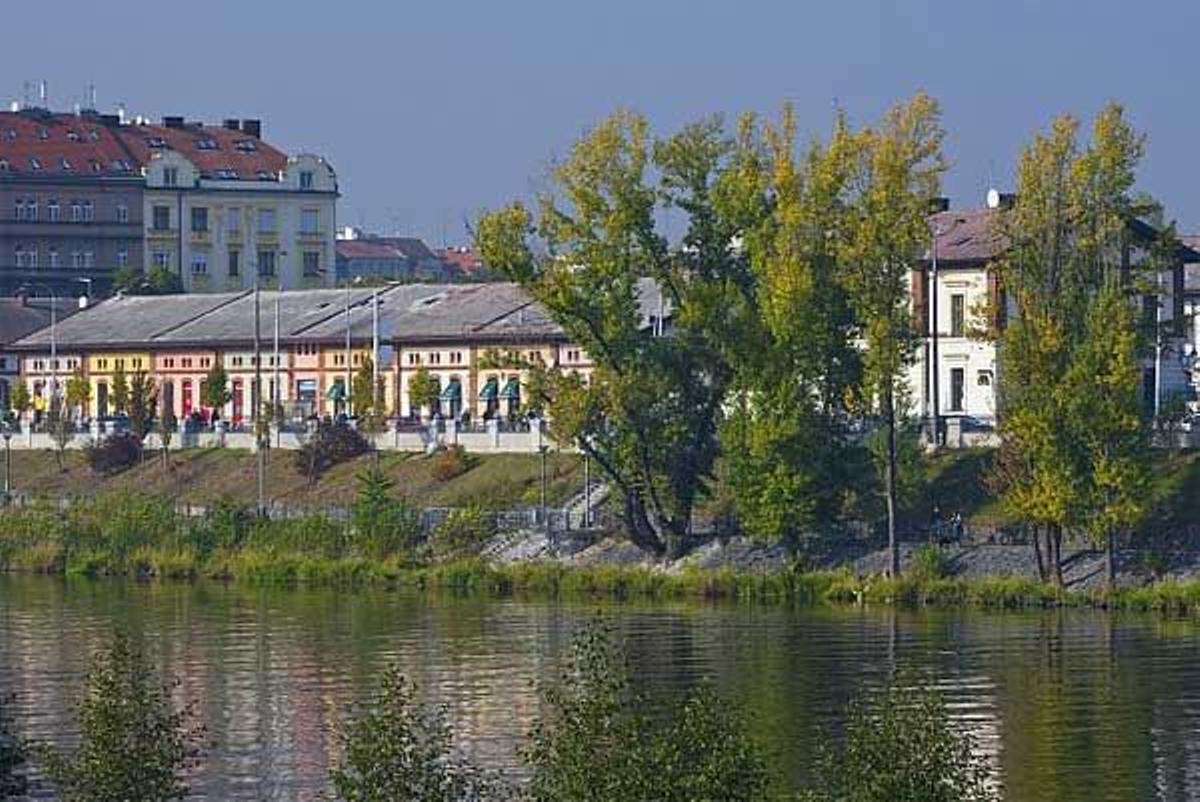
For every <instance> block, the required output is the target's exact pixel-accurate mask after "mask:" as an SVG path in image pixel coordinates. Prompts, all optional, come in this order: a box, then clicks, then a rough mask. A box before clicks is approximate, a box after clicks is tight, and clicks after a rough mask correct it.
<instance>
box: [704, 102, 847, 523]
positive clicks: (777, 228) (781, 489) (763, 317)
mask: <svg viewBox="0 0 1200 802" xmlns="http://www.w3.org/2000/svg"><path fill="white" fill-rule="evenodd" d="M859 139H860V138H859V137H857V136H856V135H854V134H852V133H851V132H850V131H849V129H848V128H847V126H846V124H845V121H844V120H843V119H841V118H839V119H838V121H837V125H836V126H835V128H834V131H833V134H832V136H831V138H830V141H829V143H828V144H827V145H821V144H813V145H812V146H810V147H809V149H808V151H807V153H806V154H805V157H804V158H803V160H801V161H799V162H797V160H796V158H795V155H794V150H795V122H794V119H793V116H792V112H791V109H790V108H786V109H785V112H784V117H783V121H782V124H781V125H780V126H779V127H778V128H773V127H770V126H767V127H765V128H764V130H763V133H762V134H761V136H760V135H759V134H758V133H757V130H756V127H755V126H754V124H753V122H752V121H750V120H747V121H745V122H743V124H742V130H741V133H740V135H739V138H738V154H737V156H735V160H734V161H735V164H736V165H737V167H736V169H731V170H728V171H727V172H726V173H725V175H724V176H723V177H722V181H721V183H720V187H721V190H722V191H721V197H722V198H723V202H724V203H725V204H726V205H728V206H730V207H733V208H742V209H752V210H754V211H753V213H751V214H745V213H743V215H742V219H743V220H744V221H745V223H744V229H743V232H744V233H743V235H742V240H743V243H744V248H745V250H746V253H747V256H748V258H749V263H750V266H751V275H750V278H751V281H750V282H749V283H748V284H747V287H748V297H747V309H748V311H749V313H748V314H742V315H741V316H740V317H739V318H737V319H738V320H739V325H738V327H737V328H738V330H737V331H734V332H732V336H728V335H727V336H725V337H724V339H725V341H726V342H728V343H730V344H731V346H732V349H733V351H734V355H733V357H732V358H731V361H732V362H733V364H734V366H735V370H736V374H735V379H734V382H733V392H732V394H731V402H730V403H729V404H727V409H728V410H729V411H730V414H728V415H726V416H725V418H724V420H723V423H722V427H721V442H722V448H723V454H724V458H725V462H726V466H727V472H726V476H727V481H728V483H729V485H730V488H731V490H732V492H733V496H734V500H735V506H736V509H737V513H738V516H739V518H740V519H741V522H742V524H743V526H744V527H745V529H746V530H747V531H748V532H749V533H750V534H752V535H754V536H757V537H761V538H765V539H768V540H772V541H774V540H778V539H780V538H787V539H789V540H791V541H792V542H793V543H794V538H795V536H796V535H797V534H799V533H800V532H801V531H803V530H806V529H812V528H813V527H815V526H818V525H828V524H829V522H831V521H833V520H836V518H837V516H838V514H839V512H840V508H841V506H842V503H843V496H844V495H845V492H844V490H845V487H846V484H847V479H848V477H847V475H846V472H845V470H844V467H845V465H846V464H847V460H846V450H847V447H848V443H847V432H846V425H845V424H846V421H847V420H848V415H849V412H850V411H851V410H850V409H849V408H848V405H847V402H848V400H849V396H850V393H849V390H850V389H851V388H852V387H853V386H854V385H855V384H856V383H857V382H858V373H859V371H860V363H861V360H860V359H859V354H858V352H857V350H856V349H855V347H854V342H853V335H854V329H853V325H854V316H853V310H852V309H851V308H850V305H849V298H848V294H847V292H846V279H847V275H846V269H845V265H844V264H843V262H842V260H841V259H840V258H839V248H840V245H841V243H842V242H843V240H844V238H845V236H846V235H847V233H848V222H849V220H848V210H849V209H850V208H851V203H850V199H851V193H852V186H853V185H852V182H851V180H850V179H851V178H852V176H853V170H854V167H855V158H854V157H855V154H856V152H857V151H858V149H859V148H860V147H861V144H860V142H859Z"/></svg>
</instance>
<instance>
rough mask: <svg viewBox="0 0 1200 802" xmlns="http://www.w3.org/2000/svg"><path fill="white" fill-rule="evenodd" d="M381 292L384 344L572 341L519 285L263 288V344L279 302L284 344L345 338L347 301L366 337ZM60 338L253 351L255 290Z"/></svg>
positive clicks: (133, 306)
mask: <svg viewBox="0 0 1200 802" xmlns="http://www.w3.org/2000/svg"><path fill="white" fill-rule="evenodd" d="M637 292H638V302H639V306H640V308H641V313H642V325H643V326H645V325H647V321H648V318H649V316H651V315H655V314H657V311H658V308H659V295H658V292H657V285H656V284H655V283H654V282H653V281H650V280H648V279H643V280H642V281H640V282H639V283H638V287H637ZM375 295H378V298H379V331H380V337H381V339H383V340H384V341H390V342H420V341H437V340H446V341H451V340H461V339H475V340H482V341H495V342H503V341H514V340H517V341H519V340H529V339H531V338H537V339H543V338H549V339H562V338H564V337H565V333H564V332H563V329H562V327H561V326H559V325H558V324H557V323H555V322H554V321H553V320H552V319H551V317H550V315H549V314H548V313H547V312H546V310H545V309H544V308H543V307H542V306H541V305H540V304H537V303H535V302H534V301H533V300H532V299H531V298H530V296H529V295H528V293H526V292H525V291H524V290H522V289H521V288H520V287H519V286H518V285H516V284H512V283H502V282H498V283H488V284H400V285H392V286H389V287H382V288H379V289H371V288H357V287H356V288H352V289H350V290H348V291H347V290H337V289H319V290H288V291H285V292H276V291H263V292H261V293H259V304H260V306H259V318H260V324H259V325H260V328H259V332H260V336H261V337H262V338H263V340H264V341H269V340H270V339H271V338H272V336H273V333H274V327H275V302H276V299H278V301H279V320H280V339H281V340H283V341H286V342H289V343H294V342H314V343H317V342H320V343H339V342H342V341H343V340H344V338H345V336H346V324H347V319H346V318H347V315H346V306H347V304H348V305H349V307H350V314H349V325H350V333H351V338H352V339H353V340H354V341H355V342H360V343H361V342H364V341H367V340H369V339H370V338H371V332H372V297H373V296H375ZM667 314H668V315H669V314H670V312H669V308H668V310H667ZM57 338H58V343H59V347H60V348H62V349H65V350H69V349H71V348H91V349H95V348H115V349H123V348H124V349H130V348H141V347H159V348H161V347H180V348H182V347H197V346H198V347H206V346H207V347H213V348H217V347H230V346H233V347H236V346H241V345H246V344H249V343H250V342H252V341H253V339H254V292H253V291H244V292H236V293H220V294H211V295H202V294H198V295H160V296H137V297H132V296H127V297H116V298H111V299H109V300H106V301H102V302H100V303H98V304H96V305H95V306H93V307H91V308H89V309H86V310H83V311H82V312H80V313H79V314H77V315H75V316H74V317H73V318H71V319H70V320H68V321H64V322H63V323H62V324H61V325H59V326H58V331H57ZM49 342H50V339H49V332H48V331H47V330H44V329H43V330H40V331H37V332H35V333H33V334H30V335H29V336H26V337H24V338H23V339H21V340H19V341H18V342H16V343H14V348H16V349H19V350H22V349H23V350H42V349H44V348H46V347H48V346H49Z"/></svg>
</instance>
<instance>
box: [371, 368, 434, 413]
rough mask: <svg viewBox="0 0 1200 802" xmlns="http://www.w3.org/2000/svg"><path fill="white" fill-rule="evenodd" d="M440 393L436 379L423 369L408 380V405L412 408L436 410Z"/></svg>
mask: <svg viewBox="0 0 1200 802" xmlns="http://www.w3.org/2000/svg"><path fill="white" fill-rule="evenodd" d="M368 386H369V385H368ZM441 392H442V387H441V384H440V383H439V382H438V380H437V377H436V376H434V375H433V374H432V373H430V372H429V371H428V370H427V369H425V368H423V367H421V368H417V372H416V373H414V374H413V375H412V378H410V379H409V380H408V403H409V406H410V407H412V408H415V409H426V408H428V409H429V410H430V411H431V412H432V411H434V410H436V409H437V408H438V403H439V396H440V395H441Z"/></svg>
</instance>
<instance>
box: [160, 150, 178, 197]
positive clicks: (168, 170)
mask: <svg viewBox="0 0 1200 802" xmlns="http://www.w3.org/2000/svg"><path fill="white" fill-rule="evenodd" d="M164 144H165V143H164ZM178 184H179V170H178V169H177V168H175V167H164V168H163V186H167V187H173V186H177V185H178Z"/></svg>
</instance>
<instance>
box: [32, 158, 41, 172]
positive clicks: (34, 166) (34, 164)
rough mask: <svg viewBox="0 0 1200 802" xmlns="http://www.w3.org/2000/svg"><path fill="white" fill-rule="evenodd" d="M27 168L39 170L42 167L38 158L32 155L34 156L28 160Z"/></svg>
mask: <svg viewBox="0 0 1200 802" xmlns="http://www.w3.org/2000/svg"><path fill="white" fill-rule="evenodd" d="M29 169H30V170H40V169H42V162H41V161H40V160H39V159H37V158H36V157H34V158H31V159H30V160H29Z"/></svg>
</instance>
